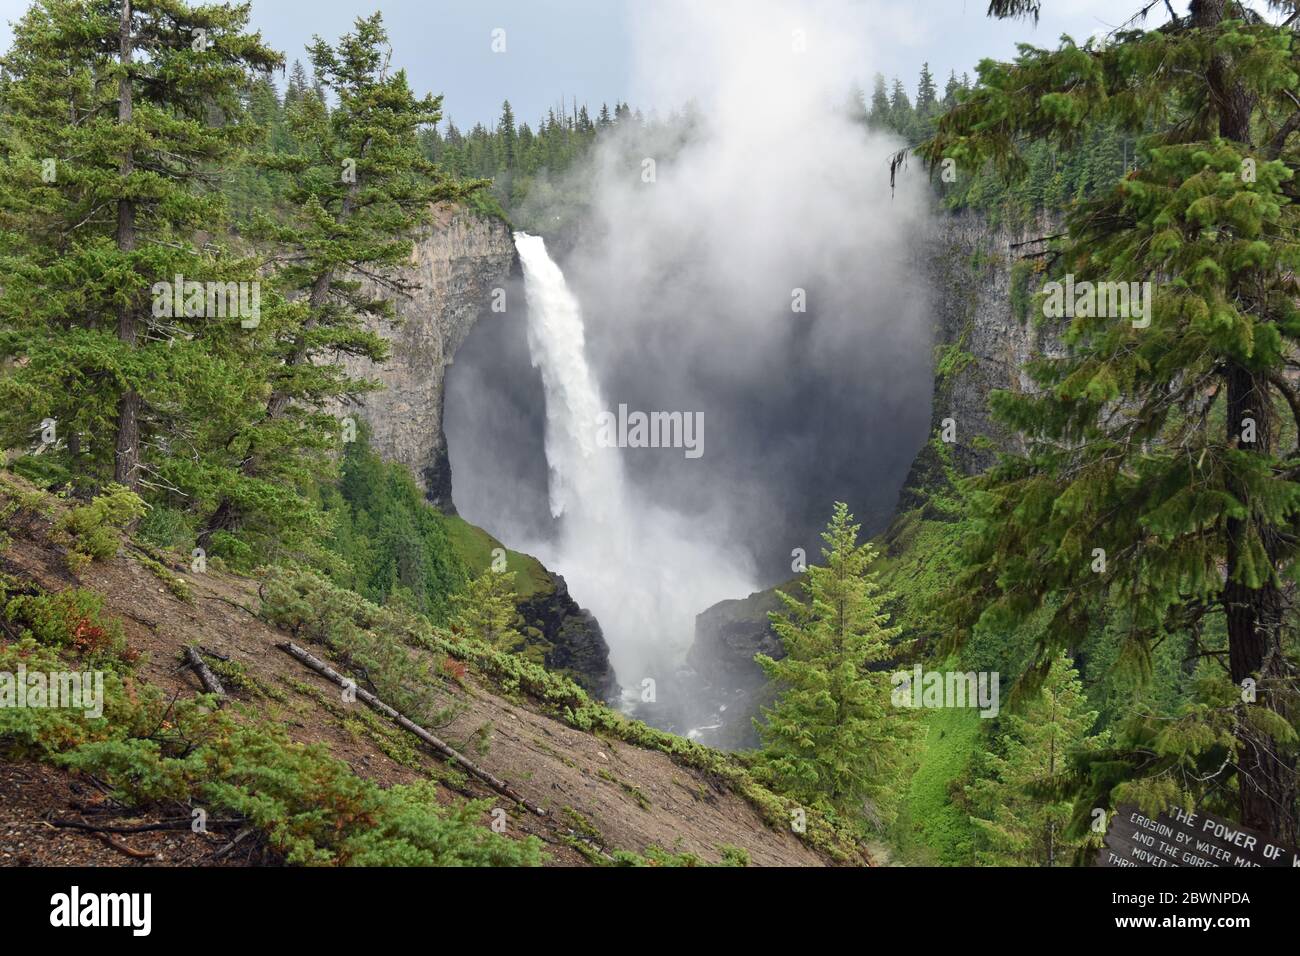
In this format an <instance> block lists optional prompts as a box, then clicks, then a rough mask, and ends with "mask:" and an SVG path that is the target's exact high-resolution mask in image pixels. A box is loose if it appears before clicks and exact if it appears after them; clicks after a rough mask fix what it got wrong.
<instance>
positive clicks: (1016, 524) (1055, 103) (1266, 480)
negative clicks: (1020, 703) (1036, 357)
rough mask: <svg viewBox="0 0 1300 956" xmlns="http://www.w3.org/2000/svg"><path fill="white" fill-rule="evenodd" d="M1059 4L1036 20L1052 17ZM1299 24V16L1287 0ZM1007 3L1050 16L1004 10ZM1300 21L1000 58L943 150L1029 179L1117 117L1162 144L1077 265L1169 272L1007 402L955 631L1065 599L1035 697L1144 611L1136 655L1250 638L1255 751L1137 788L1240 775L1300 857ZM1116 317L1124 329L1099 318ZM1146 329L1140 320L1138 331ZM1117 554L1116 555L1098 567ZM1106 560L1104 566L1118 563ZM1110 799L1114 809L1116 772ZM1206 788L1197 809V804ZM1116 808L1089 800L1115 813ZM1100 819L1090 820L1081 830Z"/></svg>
mask: <svg viewBox="0 0 1300 956" xmlns="http://www.w3.org/2000/svg"><path fill="white" fill-rule="evenodd" d="M1031 6H1033V7H1034V8H1035V9H1036V6H1037V5H1036V4H1033V5H1031ZM1275 6H1276V7H1277V8H1280V9H1281V10H1283V11H1284V13H1285V14H1288V15H1289V14H1292V13H1294V12H1295V9H1296V5H1295V4H1294V3H1293V2H1290V0H1287V2H1281V3H1278V4H1276V5H1275ZM994 7H995V8H996V9H1005V11H1006V12H1020V13H1023V12H1025V10H1026V4H1024V3H1016V2H1008V3H1006V4H1001V3H995V4H994ZM1295 20H1296V18H1295V17H1294V16H1290V17H1289V20H1288V21H1287V23H1286V25H1283V26H1275V25H1272V24H1271V23H1270V22H1268V21H1267V19H1265V18H1263V17H1260V16H1258V15H1257V14H1255V13H1253V12H1252V11H1251V10H1250V9H1249V8H1247V7H1246V6H1244V5H1242V4H1239V3H1237V2H1235V0H1194V2H1193V3H1192V4H1191V7H1190V10H1189V12H1188V14H1187V15H1186V16H1183V17H1178V18H1176V19H1175V20H1174V21H1173V22H1171V23H1170V24H1167V25H1166V26H1164V27H1162V28H1161V29H1159V30H1152V31H1146V30H1124V31H1121V32H1119V33H1118V34H1116V35H1115V37H1114V38H1113V39H1114V42H1113V43H1110V44H1106V45H1103V46H1101V47H1100V48H1098V47H1095V46H1090V47H1086V48H1081V47H1079V46H1076V45H1075V44H1074V43H1072V42H1070V41H1069V40H1068V39H1067V40H1065V41H1064V42H1063V45H1062V46H1061V47H1060V49H1058V50H1056V51H1051V52H1049V51H1043V50H1031V49H1026V50H1024V51H1023V52H1022V53H1021V55H1020V57H1019V58H1018V59H1017V60H1016V62H1015V63H1013V64H996V63H992V62H988V61H986V62H985V63H984V64H982V65H981V67H980V83H979V86H978V87H977V88H976V89H975V90H974V92H973V93H972V94H971V95H970V96H969V97H967V99H966V101H965V102H963V103H962V104H961V105H960V106H958V107H957V108H956V109H955V110H953V111H951V112H949V113H948V114H947V115H946V116H945V117H944V118H943V119H942V121H941V122H940V126H939V131H938V133H937V135H936V136H935V137H934V138H933V139H932V140H931V141H930V142H928V143H926V144H925V145H924V146H923V148H922V152H923V154H924V155H925V157H926V158H927V160H928V161H929V162H931V163H937V162H939V161H940V160H941V159H942V158H945V157H952V158H955V159H957V160H958V162H961V163H963V164H964V165H966V166H967V167H968V168H972V169H977V168H979V167H981V166H983V164H984V163H985V162H987V161H991V162H993V163H994V164H996V166H997V168H999V169H1000V170H1002V171H1003V172H1004V173H1006V174H1007V175H1009V176H1015V175H1017V174H1019V173H1020V172H1021V171H1022V170H1023V169H1024V165H1025V163H1024V158H1023V155H1022V152H1021V149H1020V144H1021V143H1023V142H1025V141H1045V142H1049V143H1053V144H1056V145H1057V146H1059V147H1061V148H1063V149H1072V148H1073V147H1075V146H1076V145H1077V144H1078V143H1079V142H1080V138H1081V134H1082V133H1083V131H1085V130H1086V129H1087V128H1088V125H1089V124H1091V123H1097V122H1103V123H1105V122H1113V123H1115V124H1117V125H1118V126H1119V127H1120V128H1121V129H1123V130H1125V131H1127V132H1128V133H1130V134H1132V135H1142V134H1143V133H1144V132H1145V131H1146V130H1147V129H1157V130H1158V132H1157V133H1155V134H1153V135H1147V136H1146V137H1145V138H1144V139H1143V140H1142V142H1141V145H1140V148H1139V151H1138V156H1137V166H1136V168H1135V169H1134V170H1133V171H1132V172H1130V173H1129V174H1128V175H1127V176H1126V177H1124V178H1123V179H1121V180H1120V181H1119V182H1118V184H1116V185H1115V186H1114V187H1112V188H1111V189H1110V190H1108V191H1107V192H1105V193H1104V194H1103V195H1101V196H1100V197H1098V198H1097V199H1096V200H1093V201H1090V202H1086V203H1083V204H1081V205H1080V206H1078V207H1077V208H1076V210H1075V211H1074V212H1073V213H1072V215H1071V216H1070V218H1069V235H1068V237H1067V238H1066V239H1065V240H1064V241H1063V243H1062V245H1061V248H1060V250H1059V252H1060V258H1059V264H1058V267H1057V270H1056V271H1057V274H1058V276H1059V275H1060V274H1061V273H1069V274H1072V275H1073V276H1074V278H1075V280H1076V281H1079V282H1082V281H1089V282H1099V281H1105V282H1119V283H1134V282H1150V283H1151V284H1152V288H1153V290H1154V297H1153V298H1154V301H1153V302H1152V303H1150V304H1149V305H1150V313H1149V316H1150V324H1149V326H1146V327H1143V323H1142V322H1137V323H1135V321H1133V319H1132V318H1130V317H1127V316H1123V315H1116V314H1114V310H1110V309H1100V310H1098V309H1088V310H1086V312H1087V314H1079V315H1077V316H1076V317H1075V318H1074V319H1073V320H1072V321H1071V322H1070V323H1069V328H1068V332H1067V335H1066V343H1067V345H1068V351H1067V354H1065V355H1064V356H1062V357H1060V358H1051V359H1043V360H1040V361H1037V362H1035V363H1034V364H1033V366H1032V368H1031V370H1030V371H1031V373H1032V374H1033V377H1034V380H1035V381H1036V383H1037V389H1035V390H1032V391H1028V392H1025V393H1018V394H1011V393H999V394H997V395H995V396H994V409H995V412H996V414H997V415H998V417H999V418H1000V419H1001V420H1002V421H1003V422H1004V423H1006V424H1008V425H1010V426H1012V427H1014V428H1015V429H1017V430H1019V431H1020V432H1021V433H1022V435H1023V436H1024V439H1025V442H1026V448H1027V450H1026V451H1025V452H1024V453H1023V454H1008V455H1005V456H1003V457H1002V459H1001V461H1000V463H999V464H998V465H997V466H996V467H994V468H993V469H992V470H991V471H990V472H989V473H988V474H987V475H986V476H985V477H984V478H983V479H981V480H980V481H979V483H978V484H979V487H980V489H981V491H982V500H983V502H984V504H983V507H982V513H981V515H980V520H981V522H982V525H983V528H984V530H983V533H982V534H981V535H979V537H978V540H977V541H976V542H974V544H973V548H972V551H971V555H970V567H969V570H968V571H967V572H966V574H965V575H964V576H963V577H962V578H961V579H960V580H959V581H958V582H956V585H955V588H954V593H953V601H952V610H953V613H954V618H953V620H954V625H955V629H954V641H955V643H958V644H960V643H961V642H962V641H963V640H964V639H965V637H966V635H968V634H969V633H970V630H971V628H972V626H973V625H974V624H975V623H976V622H977V621H980V620H981V619H982V620H983V622H984V623H985V624H986V625H989V626H993V627H1000V628H1003V629H1009V628H1011V627H1015V626H1017V625H1018V623H1019V622H1023V621H1024V620H1026V619H1027V618H1028V617H1029V616H1030V615H1032V614H1034V613H1035V612H1036V611H1038V610H1039V609H1043V608H1048V609H1052V612H1053V614H1054V619H1053V623H1052V626H1051V627H1049V628H1047V629H1046V630H1045V631H1044V632H1043V634H1044V638H1043V642H1042V644H1041V646H1040V648H1039V652H1038V658H1037V661H1036V663H1035V665H1034V667H1033V668H1032V669H1031V671H1030V673H1029V674H1028V675H1027V677H1028V680H1027V682H1026V684H1025V689H1032V688H1033V686H1034V684H1035V682H1037V681H1041V679H1042V678H1043V677H1044V676H1045V675H1046V674H1047V672H1048V669H1049V668H1050V665H1051V662H1052V661H1053V660H1054V659H1055V656H1056V654H1057V653H1058V652H1059V651H1060V650H1062V649H1067V648H1069V647H1070V646H1071V645H1075V644H1077V643H1078V642H1079V641H1080V640H1082V638H1083V637H1084V636H1085V634H1086V633H1087V632H1088V631H1089V629H1090V628H1091V627H1095V626H1097V623H1098V622H1099V621H1100V620H1101V619H1102V618H1104V615H1105V613H1106V609H1107V607H1109V606H1114V605H1117V604H1122V605H1123V606H1124V607H1125V608H1126V609H1127V611H1128V613H1129V615H1130V617H1131V620H1132V624H1131V627H1130V630H1129V633H1128V635H1127V638H1128V640H1127V645H1126V646H1127V652H1128V659H1129V660H1130V661H1132V662H1133V663H1134V664H1135V665H1136V666H1137V667H1138V668H1144V667H1146V666H1147V664H1148V662H1149V660H1150V652H1151V647H1152V646H1153V644H1154V643H1155V642H1157V641H1159V640H1161V638H1162V635H1164V634H1166V633H1169V632H1173V631H1186V630H1189V629H1195V628H1196V627H1197V625H1199V623H1200V622H1201V621H1202V620H1204V619H1207V618H1212V617H1218V618H1219V619H1220V620H1222V621H1224V622H1225V625H1226V633H1227V646H1226V648H1222V649H1220V648H1215V647H1207V648H1201V649H1200V652H1203V653H1206V654H1211V655H1215V654H1217V653H1219V652H1220V650H1222V651H1223V652H1224V657H1226V670H1227V676H1228V677H1229V678H1230V679H1231V681H1232V682H1233V683H1234V684H1236V685H1237V687H1238V691H1239V693H1238V696H1237V697H1235V698H1234V697H1232V696H1231V695H1229V696H1228V698H1226V701H1227V702H1226V703H1225V699H1224V698H1222V697H1220V698H1219V700H1218V702H1217V703H1216V705H1215V707H1218V708H1226V710H1224V712H1223V713H1220V714H1219V716H1220V717H1225V716H1226V717H1227V718H1231V720H1232V723H1233V726H1234V728H1235V742H1234V740H1233V738H1230V744H1229V745H1228V746H1226V749H1225V745H1224V744H1223V742H1222V738H1221V737H1220V736H1219V735H1217V734H1202V735H1199V737H1198V736H1197V735H1189V736H1188V738H1187V744H1188V747H1189V748H1191V750H1190V751H1189V752H1186V753H1182V754H1173V753H1169V752H1165V753H1162V754H1160V756H1159V757H1158V758H1153V757H1152V755H1151V754H1150V752H1149V750H1148V751H1146V752H1141V750H1142V748H1135V749H1134V750H1133V751H1132V752H1131V753H1130V754H1129V755H1128V756H1127V757H1124V758H1121V757H1117V756H1115V755H1112V756H1111V757H1110V758H1109V760H1110V768H1111V769H1112V770H1113V768H1114V767H1115V766H1116V764H1117V761H1122V763H1123V766H1124V768H1125V773H1126V775H1127V776H1128V777H1130V778H1147V779H1150V780H1151V785H1152V791H1151V792H1153V793H1159V794H1163V796H1164V798H1165V800H1166V801H1167V800H1169V799H1185V800H1190V799H1193V798H1194V797H1195V796H1196V795H1197V793H1203V792H1205V791H1207V790H1209V789H1212V788H1222V787H1224V785H1225V784H1227V783H1229V782H1233V783H1235V786H1236V788H1237V791H1238V794H1239V812H1240V817H1241V822H1243V823H1244V824H1246V825H1248V826H1251V827H1255V828H1257V829H1260V830H1263V831H1266V832H1268V833H1270V834H1273V835H1274V836H1277V837H1280V838H1282V839H1286V840H1289V841H1291V842H1295V840H1296V838H1297V836H1298V834H1297V808H1296V782H1297V781H1296V750H1297V747H1296V742H1297V736H1296V732H1295V726H1294V724H1295V720H1296V714H1297V710H1296V667H1295V656H1294V654H1295V641H1294V617H1293V615H1292V613H1291V612H1290V610H1289V608H1290V605H1291V601H1292V596H1293V590H1294V584H1293V581H1294V576H1295V573H1296V569H1297V559H1300V484H1298V483H1297V479H1300V452H1297V450H1296V448H1295V447H1294V443H1295V436H1296V435H1297V429H1298V428H1300V394H1297V391H1296V388H1295V386H1294V385H1293V384H1292V380H1291V373H1292V371H1293V370H1295V369H1297V368H1300V359H1297V356H1298V355H1300V310H1298V309H1297V304H1296V287H1295V278H1294V277H1295V274H1296V270H1297V267H1300V241H1298V239H1300V236H1298V227H1300V208H1298V207H1297V205H1296V202H1295V200H1296V198H1297V186H1296V177H1295V173H1296V170H1297V168H1298V167H1300V143H1298V142H1297V136H1296V135H1295V134H1296V131H1297V129H1300V108H1298V106H1300V104H1297V103H1296V101H1295V96H1294V92H1293V91H1294V89H1295V86H1296V76H1297V72H1298V71H1300V45H1298V43H1297V36H1296V33H1295V25H1294V22H1295ZM1098 312H1103V313H1107V314H1105V315H1099V314H1097V313H1098ZM1135 324H1136V326H1137V327H1135ZM1099 558H1100V559H1101V563H1100V564H1099V563H1098V559H1099ZM1098 568H1100V569H1101V570H1098ZM1091 779H1092V780H1093V781H1094V783H1095V782H1096V781H1099V780H1100V781H1104V782H1105V784H1106V787H1105V788H1103V790H1104V792H1102V793H1100V794H1096V793H1094V794H1091V795H1089V796H1088V797H1087V798H1086V799H1085V800H1083V801H1081V802H1080V810H1081V812H1086V808H1085V807H1084V806H1083V804H1084V803H1088V802H1089V801H1094V800H1097V799H1101V800H1103V801H1105V800H1109V799H1110V798H1111V797H1112V795H1113V789H1111V788H1113V786H1116V785H1117V784H1116V780H1115V777H1114V774H1113V773H1109V772H1108V773H1107V774H1094V775H1093V776H1092V777H1091ZM1179 794H1182V795H1184V796H1181V797H1180V796H1178V795H1179ZM1092 805H1100V804H1096V803H1089V806H1092ZM1083 821H1084V818H1083V817H1081V816H1076V824H1081V823H1082V822H1083Z"/></svg>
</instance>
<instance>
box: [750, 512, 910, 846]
mask: <svg viewBox="0 0 1300 956" xmlns="http://www.w3.org/2000/svg"><path fill="white" fill-rule="evenodd" d="M859 530H860V526H859V525H856V524H854V523H853V516H852V515H851V514H849V510H848V506H847V505H845V504H843V503H837V504H836V505H835V512H834V515H833V517H832V518H831V521H830V523H829V524H828V525H827V527H826V530H825V531H824V532H823V533H822V540H823V541H825V543H826V546H825V547H824V548H823V549H822V557H823V559H824V560H825V564H824V565H813V566H810V567H809V568H808V570H807V575H806V577H805V578H804V580H803V581H802V585H803V588H804V591H805V598H806V600H799V599H798V598H795V597H792V596H790V595H788V594H785V593H783V592H778V595H779V597H780V599H781V601H782V603H783V604H784V605H785V608H786V609H785V611H784V612H773V613H772V614H771V621H772V627H773V628H774V629H775V631H776V633H777V636H778V637H779V638H780V639H781V643H782V645H783V646H784V648H785V651H786V656H785V657H784V658H782V659H781V660H779V661H777V660H773V659H772V658H770V657H768V656H766V655H761V654H760V655H759V656H758V657H756V658H755V660H756V661H757V662H758V664H759V666H761V667H762V668H763V671H764V673H766V674H767V676H768V678H769V679H771V680H772V681H773V682H774V683H775V686H776V687H777V689H778V692H779V694H780V696H779V697H778V699H777V701H776V703H775V704H774V705H773V706H772V707H771V708H765V709H764V711H763V719H762V720H761V721H758V720H756V721H755V726H756V727H757V728H758V731H759V734H760V736H761V738H762V740H763V751H762V756H761V772H762V774H763V775H764V776H765V777H766V779H768V780H770V781H771V782H772V784H773V786H774V787H775V788H776V789H778V790H779V791H781V792H784V793H787V794H789V795H790V796H792V797H794V798H795V799H796V800H799V801H800V802H802V803H804V804H806V805H808V806H811V807H824V808H829V809H831V810H833V811H834V812H836V813H838V814H842V815H844V816H845V817H846V818H848V819H851V820H861V819H863V818H864V817H865V819H867V820H870V821H871V822H873V823H875V824H876V825H877V826H880V825H884V824H887V823H888V822H889V821H890V820H892V818H893V816H894V812H895V810H894V805H893V798H892V794H893V792H894V785H895V783H896V781H897V774H898V761H899V756H900V749H901V740H902V739H903V737H904V736H905V732H904V730H903V728H904V726H905V724H906V717H905V716H904V715H903V714H902V713H901V712H900V711H899V710H897V709H894V708H893V706H892V702H891V695H890V682H889V675H888V674H887V673H885V672H883V671H880V670H873V669H872V665H873V664H879V663H881V662H883V661H886V660H888V659H889V658H890V657H891V656H892V654H893V653H894V651H893V649H892V648H891V647H890V642H891V641H892V640H893V639H894V638H895V637H897V636H898V634H899V633H900V632H899V629H898V628H891V627H889V626H888V615H887V614H886V613H885V611H884V610H883V608H884V604H885V602H886V600H887V599H888V595H887V594H885V593H884V592H883V591H882V590H881V587H880V585H879V583H878V582H877V581H876V578H875V575H874V574H872V573H870V572H869V571H868V570H867V569H868V566H869V565H870V563H871V561H872V559H873V558H874V557H875V554H874V552H873V551H872V548H871V546H870V545H869V544H861V545H859V544H858V543H857V541H858V532H859Z"/></svg>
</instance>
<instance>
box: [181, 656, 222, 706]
mask: <svg viewBox="0 0 1300 956" xmlns="http://www.w3.org/2000/svg"><path fill="white" fill-rule="evenodd" d="M185 660H186V662H187V663H188V664H189V666H190V668H191V669H192V670H193V671H194V673H196V674H198V675H199V680H200V681H202V682H203V689H204V690H206V691H207V692H208V693H209V694H216V695H217V696H218V697H221V698H225V696H226V689H225V688H224V687H222V686H221V680H220V679H219V678H218V677H217V675H216V674H214V673H212V668H211V667H209V666H208V665H207V663H206V662H205V661H204V660H203V658H202V656H200V654H199V652H198V651H197V650H196V649H195V647H194V645H192V644H191V645H190V646H189V647H186V648H185Z"/></svg>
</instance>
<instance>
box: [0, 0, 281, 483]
mask: <svg viewBox="0 0 1300 956" xmlns="http://www.w3.org/2000/svg"><path fill="white" fill-rule="evenodd" d="M247 19H248V7H247V6H246V5H244V6H231V5H228V4H207V5H202V6H194V7H191V6H190V5H188V4H187V3H184V2H181V0H38V2H37V3H35V4H33V6H32V7H31V8H30V9H29V11H28V12H27V14H26V15H25V16H24V17H23V18H22V19H21V20H20V21H19V22H18V23H17V25H16V27H15V32H14V39H13V46H12V49H11V50H10V52H9V53H8V55H7V56H6V57H5V58H4V61H3V73H4V75H3V82H2V83H0V109H3V111H4V113H5V116H6V122H5V124H4V126H3V129H2V130H0V152H2V153H3V157H4V163H5V168H4V170H3V175H0V216H3V220H4V226H5V229H4V232H3V239H0V243H2V244H0V268H2V269H3V271H4V274H5V280H4V286H5V289H4V291H5V294H4V296H3V297H0V322H2V323H3V327H4V329H5V332H4V334H3V336H0V353H3V355H4V356H5V357H7V358H10V359H12V360H13V362H14V369H13V372H12V374H7V375H6V376H5V377H4V380H3V384H2V386H0V393H2V400H0V406H3V411H0V424H2V425H3V428H4V431H5V432H6V433H7V434H6V438H7V439H8V440H10V441H13V440H14V439H16V438H18V437H19V436H21V435H22V434H23V433H24V432H29V431H30V430H31V426H30V423H29V422H26V421H24V419H26V418H33V417H34V418H36V419H37V420H38V421H39V420H41V419H42V418H47V417H48V418H51V419H55V420H56V421H57V422H58V423H59V427H60V428H61V433H62V436H63V437H64V439H66V445H60V453H62V454H65V455H66V456H67V458H68V460H69V463H70V465H71V468H72V470H73V471H75V472H76V473H78V474H79V475H84V476H87V477H88V479H89V481H90V482H91V483H92V484H93V483H98V482H102V481H104V480H106V479H108V478H111V479H113V480H114V481H116V482H117V483H119V484H121V485H124V486H126V487H128V488H132V489H137V488H139V487H140V486H141V485H148V486H150V487H153V488H159V489H165V490H167V491H170V492H172V493H175V494H177V495H182V496H194V495H195V494H198V493H201V492H200V486H201V485H202V484H203V482H204V481H205V479H206V476H207V473H208V472H209V471H210V470H213V469H215V470H220V469H221V468H224V467H225V466H226V461H225V454H224V451H223V449H222V448H221V447H220V439H221V435H222V434H223V431H224V430H226V429H228V428H229V427H231V425H232V423H233V422H234V421H236V420H238V419H239V418H240V417H241V415H243V414H244V412H245V411H246V409H247V408H248V406H249V403H250V402H251V401H252V400H253V399H252V392H253V390H255V388H256V385H257V383H256V382H255V380H253V381H250V380H249V378H248V377H246V376H241V375H240V374H239V372H238V370H239V369H241V368H244V367H246V366H247V363H248V356H249V354H250V351H251V350H252V349H253V343H252V337H250V336H248V335H247V334H246V333H245V331H244V330H243V328H242V327H241V317H240V316H236V315H226V314H224V313H221V314H218V315H212V314H209V313H211V312H212V311H214V310H213V309H212V308H211V306H210V305H206V307H205V306H204V305H198V304H197V303H194V302H193V300H191V299H186V304H185V306H184V307H183V308H182V309H180V310H178V311H179V312H180V314H171V313H170V312H169V310H168V309H166V308H163V309H160V308H159V305H160V304H161V305H162V306H164V307H166V306H170V305H171V304H172V299H171V297H170V296H168V295H167V294H166V293H160V292H159V283H170V282H173V281H174V280H175V277H177V276H181V277H183V279H184V281H186V282H201V283H212V284H220V286H219V287H222V288H224V284H225V283H227V282H253V281H256V279H257V276H256V273H255V271H254V268H253V264H252V263H251V262H250V261H249V260H244V259H240V258H238V257H236V256H233V255H230V254H229V253H228V252H227V251H226V250H224V249H223V248H222V247H221V246H220V245H219V244H218V243H217V242H215V241H211V240H212V239H213V238H215V237H213V236H212V233H213V232H216V231H219V230H220V228H221V226H222V224H223V221H224V219H223V198H222V194H221V191H220V189H219V188H218V186H219V182H218V180H217V172H218V170H220V168H221V165H222V164H223V162H227V161H229V160H230V159H231V158H232V157H233V156H234V155H235V153H236V151H237V150H238V149H239V147H240V146H241V145H243V144H245V143H247V142H249V141H250V140H251V138H252V137H253V135H254V133H255V130H254V127H253V124H251V123H249V122H247V121H246V116H245V113H244V110H243V106H242V103H241V99H240V98H241V94H242V93H243V91H244V90H245V89H246V88H247V83H248V80H249V77H250V75H251V74H255V73H266V72H268V71H269V70H271V69H272V68H273V67H275V66H277V65H278V64H279V62H280V60H279V57H278V55H277V54H275V53H273V52H272V51H270V50H269V49H267V48H266V47H264V46H263V45H262V43H261V41H260V38H259V37H258V36H257V35H250V34H248V33H246V32H244V30H245V25H246V22H247ZM203 235H207V236H208V237H209V240H210V241H208V242H207V243H206V244H205V243H204V242H202V241H199V240H198V238H197V237H200V236H203ZM250 298H251V296H250ZM151 303H152V304H151ZM9 447H13V446H12V445H10V446H9ZM146 475H147V476H148V477H146Z"/></svg>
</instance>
